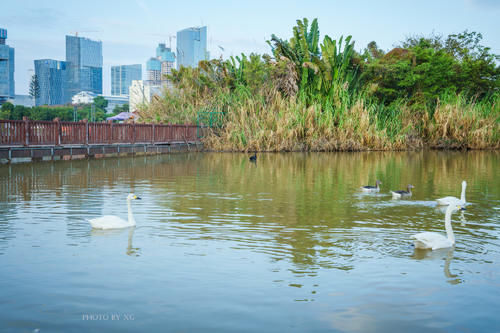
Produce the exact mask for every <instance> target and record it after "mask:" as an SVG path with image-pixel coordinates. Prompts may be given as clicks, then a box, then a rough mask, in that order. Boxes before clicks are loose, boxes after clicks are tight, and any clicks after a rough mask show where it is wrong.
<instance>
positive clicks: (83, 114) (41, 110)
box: [0, 96, 128, 121]
mask: <svg viewBox="0 0 500 333" xmlns="http://www.w3.org/2000/svg"><path fill="white" fill-rule="evenodd" d="M94 105H95V121H105V120H106V118H107V117H111V116H114V115H116V114H118V113H120V112H123V111H128V104H125V105H123V106H121V107H120V106H116V107H115V109H114V110H113V113H112V114H107V113H106V107H107V106H108V101H107V100H106V99H105V98H104V97H102V96H97V97H95V98H94ZM91 108H92V107H91V105H90V104H84V105H79V106H77V107H76V121H79V120H83V119H88V120H90V119H91ZM23 117H28V119H31V120H54V119H55V118H59V119H60V120H61V121H73V120H75V119H74V117H75V115H74V107H72V106H35V107H26V106H22V105H15V106H14V105H13V104H12V103H9V102H7V103H4V104H2V107H1V108H0V119H6V120H21V119H23Z"/></svg>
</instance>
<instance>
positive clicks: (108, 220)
mask: <svg viewBox="0 0 500 333" xmlns="http://www.w3.org/2000/svg"><path fill="white" fill-rule="evenodd" d="M132 200H141V198H139V197H138V196H137V195H135V194H133V193H130V194H129V195H128V196H127V206H128V221H125V220H124V219H122V218H120V217H118V216H114V215H105V216H101V217H97V218H95V219H91V220H89V222H90V225H91V226H92V228H95V229H119V228H128V227H132V226H135V219H134V215H132V205H131V201H132Z"/></svg>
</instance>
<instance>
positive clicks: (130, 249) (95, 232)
mask: <svg viewBox="0 0 500 333" xmlns="http://www.w3.org/2000/svg"><path fill="white" fill-rule="evenodd" d="M127 229H128V243H127V250H126V251H125V253H126V254H127V255H128V256H133V257H139V256H140V254H141V253H140V252H141V249H140V248H139V247H134V246H133V245H132V239H133V237H134V231H135V227H130V228H127ZM127 229H109V230H101V229H92V230H91V231H90V235H91V236H92V237H94V236H98V237H111V236H118V235H121V234H123V233H125V231H126V230H127Z"/></svg>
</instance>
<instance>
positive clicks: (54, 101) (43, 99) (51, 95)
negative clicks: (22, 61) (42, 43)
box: [34, 59, 68, 105]
mask: <svg viewBox="0 0 500 333" xmlns="http://www.w3.org/2000/svg"><path fill="white" fill-rule="evenodd" d="M34 62H35V75H36V76H37V78H38V85H39V87H40V95H39V96H38V97H37V98H36V99H35V102H36V105H60V104H65V103H67V102H68V97H67V96H66V92H67V89H66V84H67V81H68V72H67V64H66V62H65V61H59V60H53V59H41V60H35V61H34Z"/></svg>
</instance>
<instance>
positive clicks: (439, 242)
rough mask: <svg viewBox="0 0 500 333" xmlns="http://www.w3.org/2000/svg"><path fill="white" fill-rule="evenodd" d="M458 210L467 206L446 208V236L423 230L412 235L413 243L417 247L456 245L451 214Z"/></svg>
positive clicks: (436, 247)
mask: <svg viewBox="0 0 500 333" xmlns="http://www.w3.org/2000/svg"><path fill="white" fill-rule="evenodd" d="M457 210H465V207H462V206H460V205H449V206H448V208H447V209H446V214H445V218H444V226H445V230H446V237H445V236H443V235H441V234H438V233H436V232H421V233H419V234H415V235H413V236H411V238H413V239H414V241H413V244H414V245H415V248H417V249H431V250H437V249H444V248H449V247H452V246H454V245H455V235H454V234H453V228H452V227H451V214H452V213H453V212H454V211H457Z"/></svg>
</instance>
